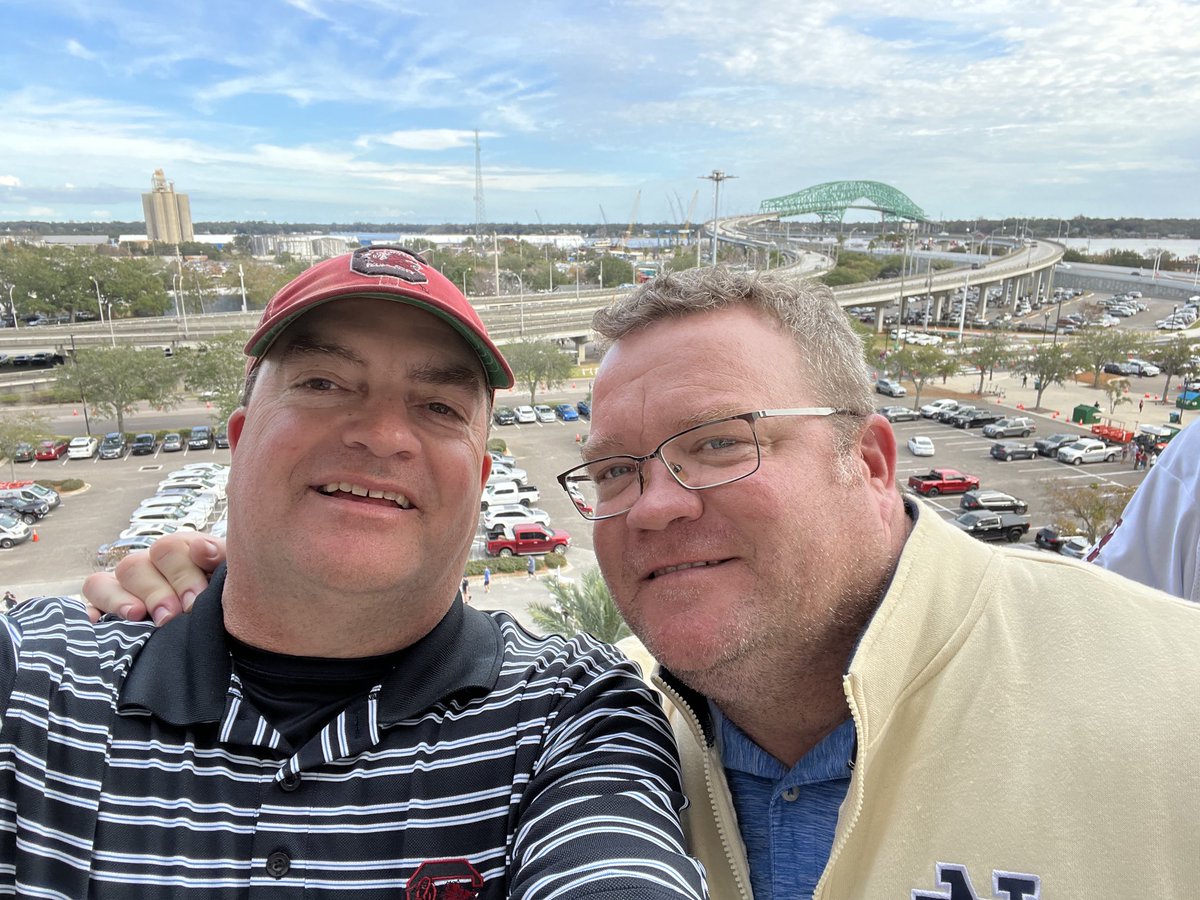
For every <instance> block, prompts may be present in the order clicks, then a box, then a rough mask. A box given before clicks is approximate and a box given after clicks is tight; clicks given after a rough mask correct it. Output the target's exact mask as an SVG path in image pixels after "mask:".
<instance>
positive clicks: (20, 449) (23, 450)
mask: <svg viewBox="0 0 1200 900" xmlns="http://www.w3.org/2000/svg"><path fill="white" fill-rule="evenodd" d="M13 462H33V444H30V443H26V442H25V441H21V443H19V444H17V446H16V447H14V448H13Z"/></svg>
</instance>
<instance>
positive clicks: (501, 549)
mask: <svg viewBox="0 0 1200 900" xmlns="http://www.w3.org/2000/svg"><path fill="white" fill-rule="evenodd" d="M569 546H571V536H570V535H569V534H567V533H566V532H565V531H558V530H557V529H555V528H546V527H544V526H542V525H514V526H513V529H512V536H511V537H507V536H503V537H495V538H491V539H489V540H488V542H487V552H488V556H513V555H516V556H521V555H526V554H542V553H558V554H563V553H566V552H567V548H568V547H569Z"/></svg>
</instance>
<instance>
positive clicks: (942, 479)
mask: <svg viewBox="0 0 1200 900" xmlns="http://www.w3.org/2000/svg"><path fill="white" fill-rule="evenodd" d="M908 486H909V487H910V488H912V489H913V490H914V491H916V492H917V493H918V494H922V495H924V496H926V497H936V496H937V495H938V494H965V493H966V492H967V491H972V490H974V489H975V488H977V487H979V479H978V478H976V477H975V476H974V475H964V474H963V473H962V472H957V471H955V470H954V469H930V470H929V474H928V475H912V476H910V477H909V479H908Z"/></svg>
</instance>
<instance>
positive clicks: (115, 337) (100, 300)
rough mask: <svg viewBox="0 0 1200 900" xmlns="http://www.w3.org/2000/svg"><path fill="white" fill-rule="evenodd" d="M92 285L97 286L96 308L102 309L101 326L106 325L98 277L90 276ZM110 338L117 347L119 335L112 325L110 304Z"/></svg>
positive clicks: (109, 307)
mask: <svg viewBox="0 0 1200 900" xmlns="http://www.w3.org/2000/svg"><path fill="white" fill-rule="evenodd" d="M88 278H90V279H91V280H92V284H94V285H95V286H96V306H98V307H99V308H100V324H101V325H103V324H104V298H102V297H101V296H100V282H99V281H97V280H96V276H94V275H89V276H88ZM108 337H109V340H111V341H112V345H113V346H114V347H115V346H117V335H116V334H115V333H114V332H113V323H112V304H111V303H110V304H108Z"/></svg>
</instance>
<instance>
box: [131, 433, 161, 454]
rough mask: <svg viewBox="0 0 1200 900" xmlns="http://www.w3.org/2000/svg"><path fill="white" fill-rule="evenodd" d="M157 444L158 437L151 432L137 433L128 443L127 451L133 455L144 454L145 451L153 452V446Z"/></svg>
mask: <svg viewBox="0 0 1200 900" xmlns="http://www.w3.org/2000/svg"><path fill="white" fill-rule="evenodd" d="M157 446H158V439H157V438H155V437H154V435H152V434H139V435H135V436H134V438H133V443H132V444H130V445H129V452H130V453H131V454H133V455H134V456H144V455H145V454H147V453H153V452H154V448H155V447H157Z"/></svg>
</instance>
